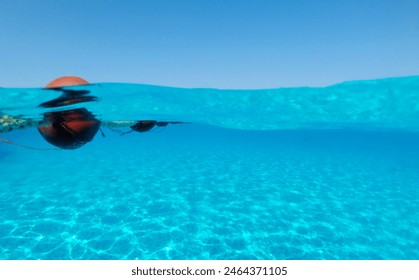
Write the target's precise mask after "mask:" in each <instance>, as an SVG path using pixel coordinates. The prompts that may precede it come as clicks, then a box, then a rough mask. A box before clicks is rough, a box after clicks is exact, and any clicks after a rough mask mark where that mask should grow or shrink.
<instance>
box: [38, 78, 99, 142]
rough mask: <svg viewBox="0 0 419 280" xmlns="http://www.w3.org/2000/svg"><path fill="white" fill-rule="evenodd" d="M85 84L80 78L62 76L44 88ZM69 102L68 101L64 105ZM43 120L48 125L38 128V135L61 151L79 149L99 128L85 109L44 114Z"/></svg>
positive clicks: (97, 122) (96, 120) (96, 121)
mask: <svg viewBox="0 0 419 280" xmlns="http://www.w3.org/2000/svg"><path fill="white" fill-rule="evenodd" d="M86 84H89V82H87V81H86V80H84V79H82V78H80V77H76V76H64V77H60V78H58V79H55V80H53V81H52V82H50V83H49V84H48V85H47V86H46V88H58V87H64V86H75V85H86ZM71 101H72V100H71V99H70V100H68V101H67V104H65V105H68V104H69V102H71ZM73 103H77V102H73ZM44 119H45V120H46V121H47V122H49V124H48V125H46V126H39V127H38V131H39V133H41V135H42V137H44V139H45V140H46V141H47V142H48V143H50V144H52V145H54V146H56V147H59V148H62V149H77V148H80V147H81V146H83V145H85V144H86V143H88V142H90V141H91V140H92V139H93V138H94V136H95V135H96V133H97V132H98V130H99V128H100V121H99V120H98V119H96V118H95V117H94V115H93V114H92V113H91V112H89V111H87V110H86V109H85V108H80V109H73V110H66V111H59V112H50V113H45V114H44Z"/></svg>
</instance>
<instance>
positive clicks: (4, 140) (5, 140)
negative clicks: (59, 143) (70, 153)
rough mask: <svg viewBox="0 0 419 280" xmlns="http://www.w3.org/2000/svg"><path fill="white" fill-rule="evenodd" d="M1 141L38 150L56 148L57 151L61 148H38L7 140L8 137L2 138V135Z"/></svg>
mask: <svg viewBox="0 0 419 280" xmlns="http://www.w3.org/2000/svg"><path fill="white" fill-rule="evenodd" d="M0 142H3V143H6V144H10V145H15V146H18V147H22V148H27V149H31V150H38V151H52V150H55V151H56V150H61V149H59V148H36V147H31V146H26V145H23V144H19V143H15V142H13V141H11V140H7V139H4V138H1V137H0Z"/></svg>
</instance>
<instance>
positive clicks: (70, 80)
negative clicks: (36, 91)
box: [45, 76, 89, 88]
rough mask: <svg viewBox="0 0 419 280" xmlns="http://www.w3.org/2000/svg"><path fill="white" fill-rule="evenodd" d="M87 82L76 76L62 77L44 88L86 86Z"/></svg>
mask: <svg viewBox="0 0 419 280" xmlns="http://www.w3.org/2000/svg"><path fill="white" fill-rule="evenodd" d="M88 84H89V82H88V81H86V80H85V79H83V78H80V77H77V76H63V77H60V78H57V79H55V80H53V81H51V82H49V83H48V84H47V85H46V86H45V88H57V87H66V86H80V85H88Z"/></svg>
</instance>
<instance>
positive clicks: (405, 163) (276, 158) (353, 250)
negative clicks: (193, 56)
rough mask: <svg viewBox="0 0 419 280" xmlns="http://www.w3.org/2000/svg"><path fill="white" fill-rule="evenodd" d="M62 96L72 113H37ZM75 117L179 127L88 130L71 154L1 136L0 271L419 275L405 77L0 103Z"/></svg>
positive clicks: (411, 93) (110, 91) (413, 126)
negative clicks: (193, 262)
mask: <svg viewBox="0 0 419 280" xmlns="http://www.w3.org/2000/svg"><path fill="white" fill-rule="evenodd" d="M63 96H64V97H66V98H67V100H68V99H70V100H71V98H74V99H77V102H70V103H69V104H68V102H67V103H65V102H64V103H60V102H55V103H54V102H53V103H52V105H51V103H50V102H51V100H52V101H54V100H55V101H57V100H58V101H60V100H61V99H60V98H62V97H63ZM40 104H44V105H42V106H40ZM45 104H49V105H45ZM50 105H51V106H50ZM77 108H85V109H86V110H89V111H90V112H92V113H93V114H94V115H95V116H96V117H97V118H98V119H100V120H101V121H102V122H103V124H106V123H107V122H111V123H112V122H114V121H120V120H129V121H137V120H158V121H166V122H168V121H176V122H181V123H176V124H169V125H167V126H166V127H155V128H153V129H152V130H151V131H149V132H146V133H138V132H132V133H128V134H125V135H122V136H121V134H123V133H124V132H128V131H130V127H129V126H127V127H117V128H115V127H110V126H107V125H103V126H102V131H103V134H102V133H101V132H98V133H97V134H96V136H95V138H94V139H93V141H91V142H90V143H87V144H86V145H84V146H83V147H81V148H79V149H74V150H61V149H58V150H36V149H28V148H25V147H24V146H28V147H33V148H53V146H51V145H50V144H48V143H47V142H46V141H45V140H44V139H43V138H42V137H41V135H40V134H39V132H38V131H37V129H36V127H28V128H25V129H18V128H14V129H13V130H12V131H9V132H3V133H1V134H0V138H1V139H7V140H9V141H12V142H13V143H15V144H18V145H21V146H17V145H13V144H10V142H9V143H6V142H4V141H0V259H18V260H19V259H43V260H44V259H66V260H67V259H77V260H80V259H81V260H86V259H89V260H90V259H100V260H103V259H141V260H142V259H163V260H166V259H205V260H206V259H210V260H219V259H236V260H237V259H240V260H241V259H262V260H267V259H297V260H307V259H309V260H319V259H320V260H322V259H331V260H335V259H337V260H341V259H345V260H346V259H392V260H394V259H395V260H398V259H401V260H407V259H416V260H417V259H419V77H418V76H416V77H401V78H390V79H380V80H373V81H351V82H345V83H342V84H337V85H332V86H330V87H324V88H310V87H304V88H288V89H287V88H280V89H267V90H217V89H181V88H170V87H161V86H150V85H137V84H117V83H101V84H93V85H89V86H79V87H69V88H64V89H58V90H45V89H24V88H21V89H7V88H0V112H1V113H0V117H1V115H2V114H3V115H8V116H12V117H15V118H20V119H23V120H28V119H31V120H36V121H40V120H42V118H43V115H44V114H45V113H48V112H59V111H60V110H71V109H77Z"/></svg>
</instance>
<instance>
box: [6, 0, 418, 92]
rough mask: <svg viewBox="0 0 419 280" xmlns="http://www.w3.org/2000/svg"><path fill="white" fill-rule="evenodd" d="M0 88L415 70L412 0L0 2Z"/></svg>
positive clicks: (313, 82) (203, 83)
mask: <svg viewBox="0 0 419 280" xmlns="http://www.w3.org/2000/svg"><path fill="white" fill-rule="evenodd" d="M0 66H1V68H0V86H1V87H38V86H44V85H45V84H47V83H48V82H49V81H50V80H52V79H53V78H55V77H58V76H62V75H78V76H82V77H84V78H86V79H87V80H89V81H90V82H130V83H145V84H159V85H168V86H179V87H216V88H271V87H283V86H324V85H329V84H333V83H337V82H341V81H344V80H355V79H374V78H382V77H391V76H405V75H419V0H364V1H361V0H359V1H358V0H348V1H338V0H322V1H321V0H318V1H314V0H312V1H309V0H294V1H291V0H288V1H282V0H277V1H270V0H253V1H248V0H206V1H201V0H178V1H175V0H166V1H163V0H137V1H124V0H116V1H110V0H108V1H106V0H101V1H99V0H97V1H87V0H86V1H78V0H73V1H62V0H42V1H31V0H27V1H19V0H14V1H12V0H10V1H6V0H2V1H0Z"/></svg>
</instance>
